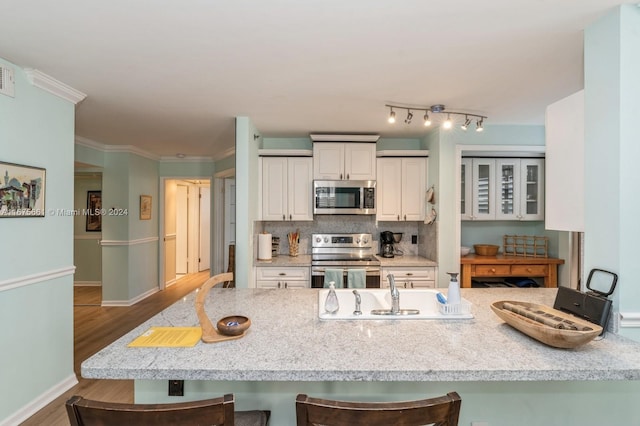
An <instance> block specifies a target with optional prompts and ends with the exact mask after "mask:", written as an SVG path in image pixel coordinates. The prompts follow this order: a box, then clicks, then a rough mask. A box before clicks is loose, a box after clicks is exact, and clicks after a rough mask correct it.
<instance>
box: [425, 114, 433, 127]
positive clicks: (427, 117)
mask: <svg viewBox="0 0 640 426" xmlns="http://www.w3.org/2000/svg"><path fill="white" fill-rule="evenodd" d="M429 126H431V119H430V118H429V113H428V112H425V113H424V127H429Z"/></svg>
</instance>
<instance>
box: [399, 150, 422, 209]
mask: <svg viewBox="0 0 640 426" xmlns="http://www.w3.org/2000/svg"><path fill="white" fill-rule="evenodd" d="M426 169H427V160H426V159H424V158H419V157H417V158H403V159H402V220H424V212H425V201H426V200H425V195H426V194H425V191H426V187H427V170H426Z"/></svg>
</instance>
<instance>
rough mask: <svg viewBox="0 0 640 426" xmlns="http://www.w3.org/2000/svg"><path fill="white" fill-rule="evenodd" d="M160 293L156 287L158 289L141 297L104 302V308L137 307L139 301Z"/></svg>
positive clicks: (153, 289) (146, 292)
mask: <svg viewBox="0 0 640 426" xmlns="http://www.w3.org/2000/svg"><path fill="white" fill-rule="evenodd" d="M159 291H160V289H159V288H158V287H156V288H152V289H151V290H149V291H145V292H144V293H142V294H141V295H139V296H136V297H134V298H133V299H130V300H103V301H102V306H132V305H135V304H136V303H138V302H139V301H141V300H144V299H146V298H147V297H149V296H151V295H152V294H156V293H157V292H159Z"/></svg>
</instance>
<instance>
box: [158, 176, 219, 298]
mask: <svg viewBox="0 0 640 426" xmlns="http://www.w3.org/2000/svg"><path fill="white" fill-rule="evenodd" d="M161 191H162V192H163V199H164V201H163V204H164V208H163V209H162V211H161V213H162V217H161V219H160V225H161V233H162V246H161V259H162V262H161V263H162V265H163V267H162V268H161V271H160V275H161V288H166V287H168V286H170V285H173V284H174V283H176V282H177V280H178V279H180V278H182V277H184V276H186V275H188V274H194V273H198V272H203V271H207V270H209V269H210V262H211V248H210V247H211V181H210V179H208V178H180V179H178V178H176V179H172V178H167V179H163V182H162V184H161Z"/></svg>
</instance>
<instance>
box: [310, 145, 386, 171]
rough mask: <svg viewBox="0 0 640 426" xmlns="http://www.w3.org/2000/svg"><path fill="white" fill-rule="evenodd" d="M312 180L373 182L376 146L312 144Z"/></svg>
mask: <svg viewBox="0 0 640 426" xmlns="http://www.w3.org/2000/svg"><path fill="white" fill-rule="evenodd" d="M313 178H314V179H318V180H375V179H376V144H375V143H348V142H320V143H314V144H313Z"/></svg>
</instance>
